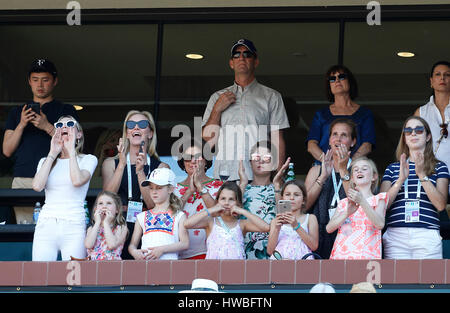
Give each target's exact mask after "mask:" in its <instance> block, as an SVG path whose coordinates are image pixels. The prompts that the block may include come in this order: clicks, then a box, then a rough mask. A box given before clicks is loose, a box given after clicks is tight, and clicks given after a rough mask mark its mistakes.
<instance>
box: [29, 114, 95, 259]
mask: <svg viewBox="0 0 450 313" xmlns="http://www.w3.org/2000/svg"><path fill="white" fill-rule="evenodd" d="M54 126H55V129H56V131H55V134H54V135H53V137H52V140H51V143H50V151H49V153H48V155H47V157H45V158H42V159H41V160H40V161H39V164H38V167H37V172H36V175H35V176H34V178H33V189H34V190H35V191H38V192H39V191H42V190H43V189H45V204H44V206H43V207H42V211H41V213H40V214H39V220H38V222H37V225H36V229H35V232H34V238H33V252H32V254H33V256H32V259H33V261H56V260H57V257H58V252H59V251H60V252H61V258H62V260H70V259H71V257H74V258H78V259H83V258H84V257H85V256H86V249H85V247H84V238H85V234H86V219H85V211H84V200H85V198H86V193H87V191H88V188H89V182H90V180H91V177H92V174H93V173H94V171H95V168H96V166H97V158H96V157H95V156H93V155H91V154H82V150H83V143H84V135H83V130H82V128H81V125H80V124H79V123H78V122H76V120H75V119H74V118H73V117H72V116H68V115H66V116H62V117H61V118H59V120H58V121H57V122H56V123H55V124H54Z"/></svg>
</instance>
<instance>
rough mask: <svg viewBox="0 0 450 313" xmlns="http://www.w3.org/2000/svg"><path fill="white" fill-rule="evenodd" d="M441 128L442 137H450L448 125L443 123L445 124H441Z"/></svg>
mask: <svg viewBox="0 0 450 313" xmlns="http://www.w3.org/2000/svg"><path fill="white" fill-rule="evenodd" d="M439 126H440V127H441V136H443V137H444V138H447V137H448V129H447V126H448V124H446V123H443V124H440V125H439Z"/></svg>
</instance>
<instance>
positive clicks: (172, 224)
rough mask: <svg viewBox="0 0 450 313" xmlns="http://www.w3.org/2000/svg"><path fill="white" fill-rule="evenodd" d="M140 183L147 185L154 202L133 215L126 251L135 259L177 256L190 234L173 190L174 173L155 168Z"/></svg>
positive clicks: (164, 258) (186, 243)
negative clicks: (131, 234)
mask: <svg viewBox="0 0 450 313" xmlns="http://www.w3.org/2000/svg"><path fill="white" fill-rule="evenodd" d="M142 185H143V186H144V187H145V186H148V185H149V186H150V197H151V198H152V201H153V202H154V203H155V206H154V207H153V209H151V210H148V211H144V212H142V213H139V214H138V215H137V216H136V223H135V226H134V232H133V236H132V237H131V242H130V245H129V247H128V251H129V252H130V254H131V255H132V256H133V257H134V258H135V259H136V260H158V259H161V260H170V259H172V260H173V259H175V260H176V259H178V252H179V251H181V250H185V249H187V248H188V247H189V235H188V232H187V230H186V229H185V227H184V220H185V219H186V215H185V214H184V212H183V211H182V210H181V201H180V200H179V199H178V198H177V197H176V196H175V194H174V193H173V191H174V188H175V185H176V184H175V174H174V173H173V172H172V171H171V170H170V169H168V168H157V169H155V170H154V171H152V172H151V174H150V177H149V178H148V179H147V180H145V181H144V182H143V183H142ZM140 240H142V245H141V248H140V249H138V244H139V241H140Z"/></svg>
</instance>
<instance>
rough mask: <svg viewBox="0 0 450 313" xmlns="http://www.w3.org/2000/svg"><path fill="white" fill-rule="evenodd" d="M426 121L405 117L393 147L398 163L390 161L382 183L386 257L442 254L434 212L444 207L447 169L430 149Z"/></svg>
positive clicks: (423, 257) (436, 255) (416, 256)
mask: <svg viewBox="0 0 450 313" xmlns="http://www.w3.org/2000/svg"><path fill="white" fill-rule="evenodd" d="M432 140H433V138H432V135H431V131H430V127H429V126H428V123H427V122H426V121H425V120H424V119H422V118H421V117H418V116H410V117H409V118H408V119H406V121H405V123H404V125H403V131H402V134H401V136H400V140H399V143H398V146H397V151H396V157H397V162H395V163H391V164H390V165H389V166H388V167H387V169H386V171H385V172H384V176H383V179H382V183H381V188H380V192H387V193H388V195H389V202H388V205H387V208H388V209H387V212H386V226H387V229H386V232H385V233H384V235H383V246H384V258H386V259H442V240H441V237H440V234H439V228H440V226H439V212H440V211H443V210H445V207H446V203H447V196H448V180H449V173H448V168H447V166H446V165H445V163H443V162H441V161H439V160H437V159H436V158H435V156H434V153H433V143H432V142H433V141H432Z"/></svg>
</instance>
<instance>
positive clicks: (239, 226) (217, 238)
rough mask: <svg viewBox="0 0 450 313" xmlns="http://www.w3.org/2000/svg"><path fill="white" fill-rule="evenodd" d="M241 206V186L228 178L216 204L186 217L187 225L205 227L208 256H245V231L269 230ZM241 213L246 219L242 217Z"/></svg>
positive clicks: (239, 257)
mask: <svg viewBox="0 0 450 313" xmlns="http://www.w3.org/2000/svg"><path fill="white" fill-rule="evenodd" d="M241 206H242V193H241V190H240V189H239V187H238V186H237V185H236V183H235V182H225V183H224V184H223V185H222V187H220V189H219V191H218V194H217V204H216V205H215V206H214V207H212V208H210V209H204V210H203V211H202V212H200V213H198V214H194V215H192V216H190V217H189V218H188V219H187V220H186V221H185V223H184V226H185V227H186V228H187V229H205V231H206V236H207V241H206V247H207V253H206V259H221V260H224V259H245V252H244V236H245V234H246V233H247V232H267V231H269V225H268V224H267V223H266V222H264V221H263V220H262V219H261V218H259V217H258V216H256V215H254V214H251V213H250V212H249V211H247V210H244V209H242V207H241ZM239 215H243V216H244V217H246V219H245V220H244V219H239Z"/></svg>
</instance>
